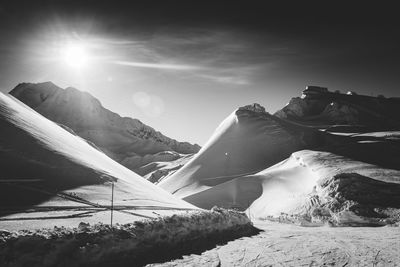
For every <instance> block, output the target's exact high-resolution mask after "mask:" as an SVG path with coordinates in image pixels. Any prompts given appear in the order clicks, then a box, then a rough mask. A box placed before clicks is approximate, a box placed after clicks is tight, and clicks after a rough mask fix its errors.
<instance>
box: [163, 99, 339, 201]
mask: <svg viewBox="0 0 400 267" xmlns="http://www.w3.org/2000/svg"><path fill="white" fill-rule="evenodd" d="M325 138H334V137H331V136H329V135H326V134H323V133H320V132H319V131H317V130H314V129H310V128H307V127H302V126H297V125H295V124H292V123H287V122H285V121H283V120H281V119H280V118H278V117H276V116H273V115H271V114H269V113H267V112H265V110H264V108H263V107H261V106H260V105H258V104H253V105H249V106H244V107H240V108H239V109H237V110H236V111H234V112H233V113H232V114H230V115H229V116H228V117H227V118H226V119H225V120H224V121H223V122H222V123H221V124H220V125H219V126H218V128H217V129H216V130H215V132H214V134H213V135H212V137H211V138H210V139H209V140H208V142H207V143H206V144H205V145H204V147H203V148H202V149H201V150H200V152H199V153H198V154H196V155H195V156H194V157H193V159H192V160H190V161H189V162H188V163H187V164H186V165H185V166H183V167H182V168H181V169H179V170H178V171H177V172H175V173H174V174H173V175H171V176H169V177H167V178H165V179H163V180H162V181H161V182H160V184H159V185H160V186H161V187H163V188H165V189H166V190H168V191H169V192H172V193H174V194H177V195H178V196H180V197H185V196H187V195H190V194H193V192H197V191H202V190H205V189H206V188H209V187H210V186H215V185H217V184H220V183H223V182H225V181H227V180H230V179H232V178H233V177H235V176H243V175H249V174H253V173H256V172H258V171H261V170H263V169H265V168H267V167H269V166H271V165H273V164H275V163H278V162H280V161H282V160H284V159H286V158H287V157H289V156H290V154H291V153H292V152H294V151H298V150H301V149H304V148H306V147H316V146H319V145H320V144H321V143H322V142H324V139H325Z"/></svg>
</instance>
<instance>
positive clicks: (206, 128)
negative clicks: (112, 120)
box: [0, 0, 400, 145]
mask: <svg viewBox="0 0 400 267" xmlns="http://www.w3.org/2000/svg"><path fill="white" fill-rule="evenodd" d="M347 2H348V1H347ZM357 3H358V4H357ZM396 10H397V9H396V8H395V7H394V6H393V7H391V6H390V5H389V4H385V5H378V3H377V2H376V3H375V5H373V4H370V5H369V4H366V3H363V2H354V1H353V2H352V4H349V3H346V2H340V1H319V2H316V1H315V2H314V1H311V2H307V1H191V0H186V1H178V0H175V1H168V0H166V1H154V0H147V1H115V0H114V1H101V0H98V1H90V0H87V1H57V0H53V1H18V0H14V1H0V91H2V92H8V91H10V90H11V89H13V88H14V87H15V86H16V85H17V84H18V83H21V82H45V81H52V82H54V83H55V84H57V85H59V86H60V87H63V88H65V87H68V86H72V87H75V88H77V89H79V90H82V91H87V92H89V93H91V94H92V95H93V96H95V97H96V98H98V99H99V100H100V101H101V102H102V104H103V106H105V107H106V108H108V109H110V110H112V111H114V112H117V113H119V114H120V115H122V116H129V117H133V118H138V119H140V120H141V121H142V122H144V123H146V124H147V125H149V126H151V127H153V128H155V129H156V130H158V131H161V132H162V133H164V134H165V135H167V136H169V137H172V138H175V139H177V140H179V141H189V142H192V143H198V144H200V145H203V144H204V143H205V142H206V141H207V139H208V138H209V137H210V136H211V134H212V132H213V131H214V129H215V128H216V127H217V126H218V125H219V123H220V122H221V121H222V120H223V119H224V118H225V117H226V116H228V115H229V114H230V113H231V112H233V111H234V110H235V109H236V108H238V107H239V106H243V105H247V104H252V103H255V102H256V103H259V104H261V105H263V106H264V107H265V108H266V110H267V111H268V112H271V113H273V112H275V111H277V110H278V109H280V108H282V107H283V106H284V105H286V103H287V102H288V101H289V100H290V99H291V98H292V97H296V96H300V95H301V91H302V90H303V89H304V88H305V87H306V86H307V85H319V86H325V87H328V88H329V89H330V90H341V91H343V92H346V91H348V90H352V91H355V92H357V93H359V94H366V95H378V94H383V95H385V96H400V91H399V89H398V85H399V84H400V75H399V73H400V52H399V50H398V49H399V47H400V37H399V34H398V26H399V23H397V21H396V16H397V15H396V13H395V12H396Z"/></svg>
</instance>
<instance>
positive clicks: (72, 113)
mask: <svg viewBox="0 0 400 267" xmlns="http://www.w3.org/2000/svg"><path fill="white" fill-rule="evenodd" d="M10 94H11V95H12V96H14V97H16V98H17V99H19V100H20V101H22V102H24V103H25V104H26V105H28V106H30V107H31V108H33V109H34V110H36V111H37V112H39V113H40V114H42V115H43V116H45V117H46V118H48V119H50V120H52V121H54V122H56V123H59V124H62V125H65V126H67V127H68V128H70V129H72V130H73V131H74V132H75V133H76V134H77V135H79V136H80V137H82V138H85V139H87V140H89V141H91V142H93V143H94V144H95V145H96V146H97V147H99V148H100V149H101V150H102V151H103V152H104V153H106V154H107V155H108V156H110V157H111V158H113V159H114V160H116V161H118V162H119V163H121V164H123V165H124V166H126V167H128V168H129V169H131V170H134V171H135V170H136V169H137V168H139V167H141V166H144V165H146V164H148V163H151V162H165V161H173V160H175V159H177V158H181V157H182V156H183V155H181V154H192V153H196V152H197V151H198V150H199V149H200V147H199V146H198V145H192V144H189V143H187V142H178V141H176V140H174V139H171V138H169V137H166V136H164V135H163V134H161V133H160V132H157V131H156V130H154V129H153V128H151V127H149V126H147V125H145V124H143V123H142V122H140V121H139V120H137V119H132V118H128V117H121V116H119V115H118V114H116V113H114V112H112V111H110V110H108V109H106V108H104V107H103V106H102V105H101V103H100V101H99V100H97V99H96V98H94V97H93V96H92V95H90V94H89V93H87V92H81V91H79V90H77V89H75V88H72V87H68V88H66V89H62V88H60V87H58V86H56V85H55V84H53V83H51V82H46V83H38V84H32V83H22V84H19V85H18V86H17V87H15V88H14V89H13V90H12V91H11V92H10ZM165 151H171V152H165Z"/></svg>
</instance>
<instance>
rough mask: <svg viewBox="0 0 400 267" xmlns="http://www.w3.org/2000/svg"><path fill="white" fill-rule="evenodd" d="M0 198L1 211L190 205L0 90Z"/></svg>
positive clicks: (173, 207)
mask: <svg viewBox="0 0 400 267" xmlns="http://www.w3.org/2000/svg"><path fill="white" fill-rule="evenodd" d="M0 129H1V132H0V155H1V161H0V169H1V170H2V173H1V177H0V182H1V187H0V203H1V212H2V214H3V215H4V214H11V213H15V212H18V211H19V212H21V211H22V212H23V211H24V210H26V209H32V208H34V207H37V206H38V205H40V207H49V206H50V207H60V206H74V205H78V206H79V205H80V206H92V207H93V206H96V205H109V203H110V199H111V194H110V192H111V190H110V188H111V186H110V183H108V182H107V181H110V180H112V179H115V192H114V198H115V203H114V204H115V205H116V206H129V207H142V208H146V207H147V206H149V207H150V208H172V209H175V208H176V209H180V208H192V207H193V206H192V205H190V204H188V203H186V202H184V201H182V200H180V199H178V198H176V197H175V196H173V195H171V194H170V193H168V192H166V191H164V190H163V189H161V188H159V187H157V186H155V185H153V184H151V183H150V182H148V181H146V180H145V179H143V178H142V177H140V176H139V175H137V174H135V173H133V172H131V171H130V170H128V169H127V168H125V167H123V166H122V165H120V164H118V163H116V162H115V161H113V160H112V159H111V158H109V157H108V156H106V155H105V154H103V153H101V152H100V151H99V150H97V149H96V148H94V147H93V146H92V145H90V144H89V143H88V142H87V141H85V140H84V139H82V138H80V137H78V136H76V135H73V134H71V133H70V132H69V131H67V130H65V129H64V128H62V127H60V126H59V125H57V124H56V123H54V122H52V121H50V120H48V119H46V118H44V117H43V116H42V115H40V114H39V113H37V112H35V111H34V110H32V109H31V108H29V107H28V106H26V105H24V104H23V103H21V102H20V101H18V100H17V99H15V98H13V97H10V96H6V95H4V94H0Z"/></svg>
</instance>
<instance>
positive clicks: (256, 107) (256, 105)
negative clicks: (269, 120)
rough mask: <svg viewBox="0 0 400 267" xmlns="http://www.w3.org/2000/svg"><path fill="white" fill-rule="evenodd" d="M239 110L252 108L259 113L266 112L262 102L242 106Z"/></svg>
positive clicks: (251, 109)
mask: <svg viewBox="0 0 400 267" xmlns="http://www.w3.org/2000/svg"><path fill="white" fill-rule="evenodd" d="M239 110H250V111H253V112H257V113H265V108H264V107H263V106H261V105H260V104H257V103H254V104H253V105H247V106H244V107H240V108H239Z"/></svg>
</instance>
